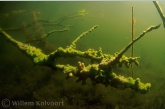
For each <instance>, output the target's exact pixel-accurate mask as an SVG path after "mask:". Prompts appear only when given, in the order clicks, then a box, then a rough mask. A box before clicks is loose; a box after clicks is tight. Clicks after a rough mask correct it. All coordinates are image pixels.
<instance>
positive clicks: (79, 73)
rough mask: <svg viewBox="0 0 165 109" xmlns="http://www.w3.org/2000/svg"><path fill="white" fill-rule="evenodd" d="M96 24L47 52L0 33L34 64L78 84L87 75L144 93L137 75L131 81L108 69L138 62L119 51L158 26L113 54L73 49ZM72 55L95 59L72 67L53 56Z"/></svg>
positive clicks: (93, 79) (147, 84) (111, 84)
mask: <svg viewBox="0 0 165 109" xmlns="http://www.w3.org/2000/svg"><path fill="white" fill-rule="evenodd" d="M96 27H97V25H96V26H94V27H93V28H91V29H89V30H88V31H86V32H84V33H82V34H81V35H80V36H78V38H76V39H75V40H74V41H73V42H72V44H71V45H70V46H69V47H67V48H65V49H64V48H62V47H59V48H58V49H57V50H55V51H54V52H52V53H50V54H49V55H46V54H44V53H43V52H42V51H41V50H40V49H38V48H36V47H33V46H30V45H28V44H24V43H22V42H19V41H17V40H15V39H13V38H12V37H11V36H10V35H8V34H7V33H6V32H5V31H3V30H2V29H0V34H1V35H2V36H3V37H5V38H6V39H7V41H9V42H11V43H12V44H13V45H14V46H16V47H17V48H18V49H19V50H20V51H21V52H23V53H24V54H25V55H27V56H28V57H29V58H30V59H32V61H33V63H34V64H35V65H43V66H48V67H51V68H52V69H54V70H61V71H62V72H64V73H66V74H67V77H66V78H67V79H68V78H70V77H72V76H76V77H78V80H77V81H76V82H80V81H82V84H85V83H86V79H87V78H90V79H91V81H92V84H93V85H95V84H98V83H102V84H104V85H105V86H108V85H110V86H113V87H117V88H119V89H125V88H132V89H133V90H135V91H139V92H140V93H146V92H148V91H149V89H150V87H151V84H150V83H146V84H144V83H142V82H140V79H139V78H137V79H135V80H134V79H133V78H132V77H128V78H125V77H124V76H120V75H119V76H118V75H116V74H115V73H114V72H113V71H112V70H113V68H114V67H117V65H118V67H122V64H125V65H126V67H129V66H130V65H131V63H135V64H136V65H139V63H138V60H137V59H138V58H139V57H129V58H128V57H126V56H124V55H123V54H124V53H125V52H126V51H127V50H128V49H129V48H130V46H131V45H132V44H133V43H135V42H136V41H138V40H139V39H140V38H142V37H143V36H144V35H145V34H146V33H147V32H150V31H152V30H154V29H157V28H159V27H160V25H157V26H151V27H149V28H148V29H147V30H146V31H143V33H142V34H141V35H140V36H139V37H137V38H136V39H134V40H133V41H132V42H130V43H129V44H128V45H127V46H126V47H124V49H123V50H121V51H120V52H119V53H116V54H115V55H114V56H112V55H109V54H103V53H102V50H101V48H100V49H99V50H98V51H95V50H93V49H88V50H87V51H84V52H82V51H79V50H76V49H75V48H76V43H77V41H78V40H80V39H81V38H82V37H83V36H84V35H87V34H88V33H90V32H92V31H93V30H94V29H95V28H96ZM50 33H51V32H50ZM76 56H80V57H84V58H88V59H91V61H96V62H97V64H89V65H88V66H85V64H84V63H82V62H78V65H77V66H76V67H75V66H71V65H69V64H67V65H61V64H59V63H58V62H57V58H59V57H67V58H68V57H76Z"/></svg>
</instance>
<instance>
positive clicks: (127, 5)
mask: <svg viewBox="0 0 165 109" xmlns="http://www.w3.org/2000/svg"><path fill="white" fill-rule="evenodd" d="M159 3H160V5H161V7H162V9H163V10H164V11H165V2H159ZM0 7H1V10H0V27H1V28H2V29H4V30H6V29H8V28H19V27H21V25H23V24H26V25H28V24H29V23H31V22H33V21H34V16H35V17H36V19H37V21H39V20H41V19H45V20H48V21H53V20H56V19H58V18H65V17H66V18H65V20H61V23H59V25H54V26H50V25H44V24H39V25H38V27H39V29H38V31H39V32H40V33H41V34H47V33H48V32H50V31H51V30H54V29H57V30H60V29H64V28H65V26H62V25H68V28H69V31H65V32H62V33H53V34H51V35H50V36H49V37H48V38H46V41H45V42H44V43H40V44H34V45H36V46H37V47H40V48H41V49H43V51H44V52H45V53H47V54H48V53H50V52H52V51H54V50H55V49H57V48H58V47H64V48H65V47H66V46H69V45H70V44H71V42H72V41H73V40H74V39H75V38H77V37H78V36H79V35H80V34H81V33H83V32H85V31H87V30H88V29H90V28H92V27H93V26H94V25H99V27H98V28H97V29H95V30H93V31H92V32H91V33H90V34H88V35H87V36H85V37H83V38H82V39H81V40H80V41H79V42H78V43H77V49H78V50H82V51H85V50H87V49H88V48H93V49H95V50H98V49H99V47H101V48H102V50H103V53H109V54H114V53H115V52H119V51H120V50H121V49H122V48H124V46H126V45H127V44H128V43H129V42H130V41H131V16H132V14H131V13H132V12H131V10H132V7H134V19H135V24H134V30H135V31H134V37H137V36H139V35H140V34H141V33H142V32H143V31H144V30H146V29H147V28H148V27H149V26H151V25H158V24H160V23H162V20H161V18H160V16H159V14H158V12H157V10H156V8H155V6H154V4H153V3H152V2H108V1H104V2H100V1H97V2H92V1H86V2H66V1H63V2H60V1H56V2H55V1H51V2H46V1H43V2H0ZM34 14H35V15H34ZM68 16H72V17H71V18H67V17H68ZM28 31H29V33H30V34H31V36H35V33H36V30H35V28H34V27H33V26H32V27H30V28H29V30H28ZM6 32H7V33H9V34H10V35H11V36H12V37H13V38H15V39H17V40H19V41H25V40H26V39H27V38H29V37H27V34H26V32H25V31H22V29H20V30H18V31H17V30H15V31H9V30H8V31H7V30H6ZM164 43H165V28H164V27H163V26H162V25H161V27H160V28H159V29H157V30H154V31H151V32H149V33H147V34H146V35H145V36H144V37H143V38H142V39H140V40H139V41H138V42H136V43H135V44H134V56H140V57H141V58H140V59H139V62H140V66H139V67H136V66H134V67H133V68H134V78H140V79H141V81H142V82H144V83H146V82H150V83H151V84H152V87H151V90H150V91H149V92H148V93H147V94H140V93H138V92H135V91H133V90H131V89H124V90H119V89H116V88H113V87H110V86H108V87H105V86H103V85H101V84H99V85H96V86H92V84H91V81H90V80H88V81H87V85H85V86H82V85H81V83H76V82H75V81H76V79H77V78H76V77H73V78H71V79H69V80H65V77H66V75H65V74H63V73H62V72H60V71H54V70H52V69H50V68H48V67H44V66H34V65H33V63H32V62H31V60H30V59H29V58H28V57H26V56H25V55H24V54H22V53H21V52H20V51H19V50H18V49H17V48H16V47H14V46H13V45H12V44H10V43H7V41H6V40H5V39H4V38H3V37H2V36H0V45H1V46H0V51H1V52H0V57H1V58H0V86H1V88H0V99H1V100H3V99H5V98H8V99H9V100H11V101H24V102H35V103H34V105H33V104H31V105H28V106H25V105H24V103H23V105H17V106H10V107H11V108H13V109H15V108H19V109H22V108H28V109H29V108H37V109H47V108H48V107H49V108H60V109H61V108H62V109H71V108H72V109H74V108H75V109H77V108H78V109H86V108H88V109H165V105H164V102H165V91H164V88H165V87H164V85H165V79H164V78H165V74H164V73H165V58H164V57H165V49H164V48H165V44H164ZM125 55H126V56H128V57H129V56H130V55H131V50H128V51H127V52H126V53H125ZM60 60H61V62H62V63H68V64H72V65H76V64H77V62H78V61H79V60H81V61H84V62H86V64H87V63H88V60H86V59H82V58H80V57H77V58H76V59H70V58H69V59H66V58H65V59H63V58H62V59H60ZM114 71H115V72H116V73H117V74H120V75H124V76H126V77H129V76H131V69H127V68H125V67H123V68H117V69H114ZM36 101H41V102H44V101H47V102H57V103H58V104H56V105H53V106H50V105H49V106H48V104H47V105H46V106H45V105H44V104H43V105H42V106H41V105H37V104H36ZM60 102H63V103H64V105H60ZM7 103H8V102H7ZM21 103H22V102H21Z"/></svg>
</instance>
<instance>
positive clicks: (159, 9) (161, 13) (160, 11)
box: [153, 1, 165, 28]
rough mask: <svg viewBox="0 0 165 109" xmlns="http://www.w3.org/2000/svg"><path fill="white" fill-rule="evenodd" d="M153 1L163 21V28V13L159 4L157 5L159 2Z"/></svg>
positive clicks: (164, 16) (164, 20) (164, 19)
mask: <svg viewBox="0 0 165 109" xmlns="http://www.w3.org/2000/svg"><path fill="white" fill-rule="evenodd" d="M153 3H154V5H155V7H156V9H157V11H158V13H159V15H160V17H161V19H162V21H163V25H164V28H165V15H164V13H163V10H162V8H161V7H160V5H159V3H158V2H157V1H153Z"/></svg>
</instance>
